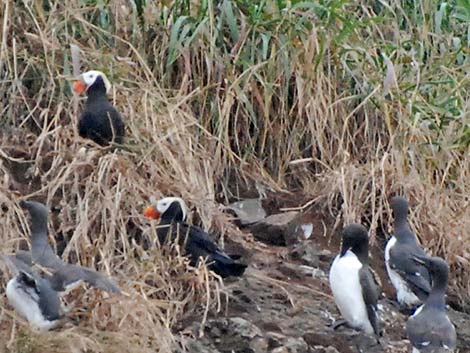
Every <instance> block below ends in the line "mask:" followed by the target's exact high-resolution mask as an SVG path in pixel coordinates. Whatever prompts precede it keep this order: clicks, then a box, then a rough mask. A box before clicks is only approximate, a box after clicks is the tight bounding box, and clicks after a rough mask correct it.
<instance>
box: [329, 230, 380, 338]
mask: <svg viewBox="0 0 470 353" xmlns="http://www.w3.org/2000/svg"><path fill="white" fill-rule="evenodd" d="M342 238H343V239H342V244H341V252H340V254H339V255H338V256H336V258H335V259H334V261H333V264H332V265H331V268H330V274H329V280H330V287H331V291H332V293H333V296H334V299H335V302H336V305H337V306H338V309H339V311H340V312H341V315H342V316H343V318H344V319H345V320H346V323H347V324H348V325H349V326H350V327H353V328H355V329H358V330H362V331H364V332H366V333H369V334H375V335H377V337H378V334H379V330H378V320H377V300H378V288H377V284H376V283H375V281H374V278H373V276H372V273H371V271H370V268H369V265H368V253H369V251H368V249H369V248H368V241H369V237H368V233H367V230H366V229H365V228H364V227H363V226H361V225H359V224H351V225H348V226H347V227H345V228H344V229H343V232H342ZM335 326H338V325H335Z"/></svg>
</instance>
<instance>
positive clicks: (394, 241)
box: [385, 196, 431, 308]
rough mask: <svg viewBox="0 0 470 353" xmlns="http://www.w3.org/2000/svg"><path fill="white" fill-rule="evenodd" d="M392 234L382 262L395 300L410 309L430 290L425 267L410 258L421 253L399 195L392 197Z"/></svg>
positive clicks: (421, 250)
mask: <svg viewBox="0 0 470 353" xmlns="http://www.w3.org/2000/svg"><path fill="white" fill-rule="evenodd" d="M390 204H391V207H392V210H393V217H394V223H393V233H394V234H393V236H392V237H391V238H390V239H389V241H388V242H387V245H386V247H385V265H386V267H387V272H388V276H389V278H390V281H391V282H392V284H393V286H394V287H395V290H396V292H397V301H398V303H399V304H400V305H401V306H403V307H405V308H410V307H414V306H416V305H419V304H420V303H422V302H423V301H424V300H425V299H426V298H427V297H428V295H429V293H430V291H431V284H430V277H429V272H428V270H427V269H426V268H425V267H424V266H422V265H420V264H418V263H416V262H415V261H413V260H412V258H413V257H414V256H425V253H424V250H423V249H422V248H421V246H420V245H419V243H418V240H417V237H416V236H415V234H414V233H413V232H412V231H411V229H410V227H409V225H408V201H407V200H406V199H405V198H403V197H399V196H395V197H393V198H392V200H391V202H390Z"/></svg>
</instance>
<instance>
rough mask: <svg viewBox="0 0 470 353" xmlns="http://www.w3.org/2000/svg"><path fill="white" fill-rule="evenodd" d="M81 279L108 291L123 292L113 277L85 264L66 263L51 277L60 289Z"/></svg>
mask: <svg viewBox="0 0 470 353" xmlns="http://www.w3.org/2000/svg"><path fill="white" fill-rule="evenodd" d="M79 281H83V282H86V283H88V284H89V285H91V286H93V287H96V288H99V289H102V290H104V291H107V292H111V293H120V292H121V290H120V289H119V287H118V286H117V285H116V284H115V283H114V281H113V280H112V279H111V278H109V277H107V276H106V275H104V274H101V273H99V272H97V271H94V270H92V269H91V268H87V267H83V266H78V265H71V264H65V265H64V266H63V267H61V268H60V269H58V270H57V271H56V272H55V273H54V275H53V276H52V278H51V283H52V286H53V288H54V289H56V290H59V291H63V290H65V289H66V287H67V286H69V285H71V284H73V283H76V282H79Z"/></svg>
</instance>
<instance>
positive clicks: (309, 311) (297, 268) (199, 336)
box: [179, 200, 470, 353]
mask: <svg viewBox="0 0 470 353" xmlns="http://www.w3.org/2000/svg"><path fill="white" fill-rule="evenodd" d="M268 204H269V205H270V206H272V207H271V208H269V209H266V211H267V214H268V215H270V214H273V213H279V211H278V210H279V208H282V207H285V206H284V204H283V203H282V201H279V200H276V201H271V202H269V203H268ZM300 205H302V203H300ZM289 206H292V205H289ZM268 207H269V206H268ZM297 222H298V225H299V226H300V225H301V224H308V223H310V224H312V225H313V228H312V229H313V232H312V235H311V236H310V237H309V238H308V239H302V237H298V238H297V239H298V240H297V241H295V242H290V244H289V245H288V246H275V245H271V244H269V245H268V244H266V243H265V242H261V241H258V240H256V238H257V236H256V234H253V233H252V231H251V230H250V228H245V229H244V232H245V233H246V234H247V239H248V241H245V242H243V247H244V248H245V249H244V250H245V255H246V256H245V258H246V259H247V262H248V264H249V268H248V269H247V271H246V273H245V275H244V276H243V277H242V278H240V279H234V280H231V281H226V283H225V286H226V288H225V289H226V291H227V293H228V294H229V303H228V306H227V309H226V310H225V311H223V312H221V313H218V314H216V315H212V316H211V317H209V318H208V319H207V321H206V322H204V323H203V324H202V323H201V320H200V318H192V319H188V320H187V321H185V322H184V323H183V324H182V326H181V330H179V334H180V337H181V345H182V346H184V347H185V350H186V351H190V352H192V353H199V352H200V353H202V352H208V353H260V352H272V353H288V352H290V353H307V352H319V353H322V352H324V353H336V352H339V353H354V352H371V353H374V352H411V346H410V344H409V342H408V341H407V339H406V333H405V323H406V320H407V315H406V314H403V313H401V312H400V311H399V310H398V308H397V306H396V304H395V301H394V299H395V297H394V296H395V292H394V289H393V287H392V286H391V284H390V282H389V280H388V276H387V273H386V269H385V264H384V258H383V257H384V254H383V249H384V246H385V239H381V238H379V239H377V240H376V241H375V243H374V244H373V245H372V246H371V254H370V257H371V266H372V268H373V270H374V271H375V272H376V274H377V276H378V278H379V280H380V282H381V286H382V294H381V299H380V301H379V316H380V321H381V322H380V323H381V331H382V334H381V337H380V342H379V343H377V341H376V339H375V338H374V337H372V336H369V335H367V334H364V333H361V332H358V331H355V330H353V329H350V328H347V327H344V326H342V327H339V328H337V329H336V330H335V329H333V328H332V324H333V323H334V322H335V320H338V319H341V317H340V314H339V312H338V310H337V308H336V306H335V303H334V300H333V297H332V295H331V291H330V287H329V284H328V271H329V267H330V265H331V262H332V260H333V258H334V256H335V255H336V253H337V251H338V249H339V245H340V239H339V236H338V234H339V231H338V230H339V229H337V230H336V231H335V230H333V229H334V228H335V227H334V225H335V219H334V218H333V217H332V216H330V214H329V213H328V212H325V211H324V210H322V209H321V207H319V206H313V207H311V208H310V209H309V210H307V211H306V212H304V213H299V217H297ZM286 227H288V229H292V224H289V225H286ZM297 228H298V227H297ZM252 229H255V230H259V228H256V227H254V228H252ZM276 237H277V235H276ZM261 238H262V239H265V238H266V237H265V236H263V237H261ZM230 245H232V248H236V249H237V250H240V247H241V245H240V243H236V244H230V242H229V243H228V244H227V247H228V248H230ZM449 317H450V319H451V321H452V322H453V323H454V325H455V326H456V330H457V336H458V351H459V352H470V316H469V315H468V314H465V313H462V312H458V311H455V310H453V309H451V308H450V307H449ZM182 351H183V349H182Z"/></svg>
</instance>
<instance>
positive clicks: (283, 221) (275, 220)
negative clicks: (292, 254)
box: [250, 211, 299, 246]
mask: <svg viewBox="0 0 470 353" xmlns="http://www.w3.org/2000/svg"><path fill="white" fill-rule="evenodd" d="M298 214H299V213H298V212H294V211H291V212H285V213H279V214H274V215H271V216H268V217H266V218H265V219H263V220H261V221H259V222H257V223H255V224H253V225H251V226H250V229H251V232H252V233H253V236H254V237H255V238H256V239H258V240H260V241H262V242H264V243H267V244H270V245H279V246H285V245H287V244H291V243H293V242H295V239H294V238H295V236H294V229H295V228H296V227H297V225H298V224H297V222H299V219H298Z"/></svg>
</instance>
